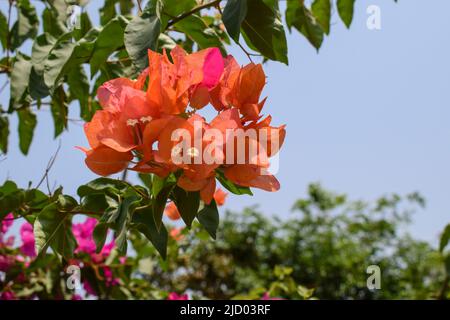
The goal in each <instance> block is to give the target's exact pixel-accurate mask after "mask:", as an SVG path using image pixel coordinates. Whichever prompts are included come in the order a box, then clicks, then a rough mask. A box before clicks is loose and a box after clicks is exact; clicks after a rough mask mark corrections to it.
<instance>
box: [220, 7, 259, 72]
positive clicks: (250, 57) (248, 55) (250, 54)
mask: <svg viewBox="0 0 450 320" xmlns="http://www.w3.org/2000/svg"><path fill="white" fill-rule="evenodd" d="M216 7H217V10H219V13H220V15H221V16H222V15H223V12H222V8H220V5H219V4H217V6H216ZM236 43H237V45H238V46H239V48H241V50H242V51H244V53H245V55H246V56H247V58H248V60H250V62H251V63H253V59H252V56H257V54H252V53H250V52H248V51H247V50H246V49H245V48H244V46H243V45H242V44H241V43H240V42H239V41H236Z"/></svg>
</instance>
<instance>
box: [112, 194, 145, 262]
mask: <svg viewBox="0 0 450 320" xmlns="http://www.w3.org/2000/svg"><path fill="white" fill-rule="evenodd" d="M139 201H140V198H139V196H137V195H136V193H134V192H127V194H126V195H125V196H124V199H123V200H122V202H121V203H119V207H118V208H117V210H118V212H119V215H118V216H117V220H116V222H115V225H114V230H115V233H114V238H115V243H116V246H117V250H118V252H119V254H120V255H125V254H126V253H127V233H128V229H129V225H130V223H131V219H132V218H133V213H134V210H135V209H136V207H137V206H138V205H139Z"/></svg>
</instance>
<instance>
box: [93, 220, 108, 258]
mask: <svg viewBox="0 0 450 320" xmlns="http://www.w3.org/2000/svg"><path fill="white" fill-rule="evenodd" d="M107 236H108V224H107V223H104V222H99V223H97V225H96V226H95V228H94V231H93V233H92V237H93V239H94V242H95V246H96V250H95V251H96V252H97V253H100V252H101V251H102V249H103V247H104V246H105V242H106V237H107Z"/></svg>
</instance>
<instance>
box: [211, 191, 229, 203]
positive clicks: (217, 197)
mask: <svg viewBox="0 0 450 320" xmlns="http://www.w3.org/2000/svg"><path fill="white" fill-rule="evenodd" d="M227 196H228V193H226V192H225V191H223V190H222V189H220V188H218V189H217V190H216V192H214V201H216V204H217V206H218V207H221V206H223V205H224V204H225V199H226V198H227Z"/></svg>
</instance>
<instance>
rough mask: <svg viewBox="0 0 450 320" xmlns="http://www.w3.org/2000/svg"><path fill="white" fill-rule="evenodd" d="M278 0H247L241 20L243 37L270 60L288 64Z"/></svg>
mask: <svg viewBox="0 0 450 320" xmlns="http://www.w3.org/2000/svg"><path fill="white" fill-rule="evenodd" d="M277 3H278V2H273V3H272V6H269V5H268V4H267V3H266V1H261V0H247V16H246V17H245V19H244V21H243V22H242V30H243V32H244V39H245V41H246V42H247V44H248V45H249V46H250V47H251V48H256V49H257V50H258V51H259V52H260V53H261V54H262V55H264V56H265V57H266V58H268V59H270V60H276V61H281V62H283V63H285V64H288V57H287V43H286V35H285V33H284V28H283V23H282V22H281V17H280V12H279V10H278V5H277Z"/></svg>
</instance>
